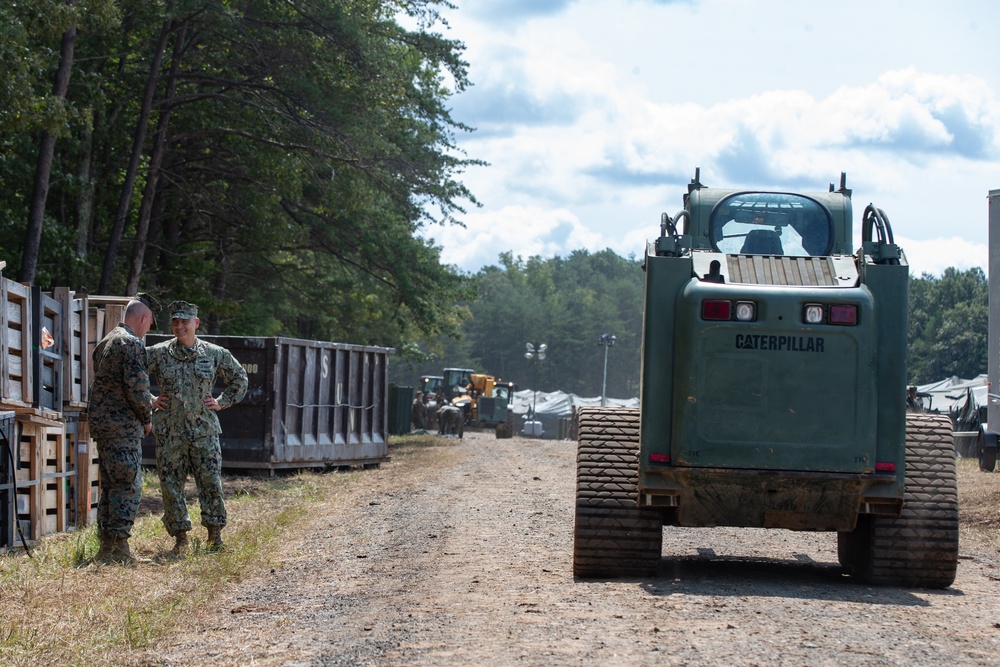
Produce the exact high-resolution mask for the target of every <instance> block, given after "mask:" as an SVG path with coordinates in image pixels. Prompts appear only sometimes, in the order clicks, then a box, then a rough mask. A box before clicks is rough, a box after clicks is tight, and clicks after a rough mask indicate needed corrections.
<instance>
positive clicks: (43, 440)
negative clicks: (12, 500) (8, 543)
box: [15, 412, 76, 545]
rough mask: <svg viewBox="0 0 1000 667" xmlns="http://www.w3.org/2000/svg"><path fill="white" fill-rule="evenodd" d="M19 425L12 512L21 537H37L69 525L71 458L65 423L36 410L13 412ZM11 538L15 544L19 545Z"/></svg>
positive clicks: (71, 482)
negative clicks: (18, 453) (14, 509)
mask: <svg viewBox="0 0 1000 667" xmlns="http://www.w3.org/2000/svg"><path fill="white" fill-rule="evenodd" d="M17 421H18V423H19V424H20V427H21V438H20V456H19V461H18V469H17V471H16V482H15V486H16V492H17V498H16V503H17V507H16V512H17V520H18V521H19V522H20V527H21V532H22V533H23V534H24V539H26V540H29V541H36V540H39V539H41V538H43V537H45V536H46V535H52V534H53V533H61V532H64V531H66V530H67V529H68V528H69V527H70V526H71V525H72V524H71V522H70V512H71V508H72V507H73V505H74V503H73V500H72V497H73V491H72V486H73V482H74V480H73V478H74V477H75V476H76V471H75V470H74V469H73V459H72V454H71V449H70V439H69V438H67V435H66V424H65V422H62V421H59V420H57V419H51V418H49V416H47V415H43V414H41V413H38V412H21V413H19V414H18V415H17ZM21 544H22V543H21V542H20V537H19V536H16V537H15V545H21Z"/></svg>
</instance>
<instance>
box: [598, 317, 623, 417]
mask: <svg viewBox="0 0 1000 667" xmlns="http://www.w3.org/2000/svg"><path fill="white" fill-rule="evenodd" d="M617 340H618V336H616V335H614V334H601V337H600V338H598V339H597V344H598V345H601V346H603V347H604V379H603V380H602V381H601V407H602V408H603V407H605V404H606V402H607V399H606V398H605V396H606V394H607V391H608V348H609V347H612V346H613V345H614V344H615V341H617Z"/></svg>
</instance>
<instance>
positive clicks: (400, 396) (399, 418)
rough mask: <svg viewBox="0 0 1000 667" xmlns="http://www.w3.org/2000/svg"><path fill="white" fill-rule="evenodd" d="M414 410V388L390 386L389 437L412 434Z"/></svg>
mask: <svg viewBox="0 0 1000 667" xmlns="http://www.w3.org/2000/svg"><path fill="white" fill-rule="evenodd" d="M412 410H413V387H399V386H396V385H390V386H389V435H406V434H407V433H409V432H410V417H411V412H412Z"/></svg>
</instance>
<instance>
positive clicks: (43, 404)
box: [31, 286, 64, 411]
mask: <svg viewBox="0 0 1000 667" xmlns="http://www.w3.org/2000/svg"><path fill="white" fill-rule="evenodd" d="M63 324H64V322H63V308H62V303H60V302H59V301H57V300H56V299H53V298H52V297H51V296H49V295H48V294H45V293H44V292H42V290H41V288H40V287H37V286H36V287H32V288H31V331H32V335H33V336H34V338H33V339H32V340H33V344H32V346H31V347H32V350H31V375H32V378H31V387H32V392H31V405H32V406H34V407H36V408H41V409H44V410H56V411H61V410H62V403H63V401H62V393H63V365H64V361H63V343H64V340H63Z"/></svg>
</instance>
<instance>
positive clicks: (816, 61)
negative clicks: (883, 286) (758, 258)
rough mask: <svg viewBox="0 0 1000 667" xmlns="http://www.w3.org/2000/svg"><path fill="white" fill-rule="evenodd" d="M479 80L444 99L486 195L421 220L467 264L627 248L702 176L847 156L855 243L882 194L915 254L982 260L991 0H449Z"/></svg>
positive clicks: (993, 185)
mask: <svg viewBox="0 0 1000 667" xmlns="http://www.w3.org/2000/svg"><path fill="white" fill-rule="evenodd" d="M454 2H455V4H457V8H456V9H455V10H446V11H445V12H444V16H445V18H446V20H447V22H448V26H447V27H444V28H441V31H442V32H443V33H444V34H445V35H446V36H447V37H449V38H452V39H457V40H460V41H462V42H464V43H465V45H466V52H465V58H466V60H467V61H468V62H469V74H470V78H471V80H472V82H473V84H474V85H473V87H472V88H470V89H468V90H467V91H466V92H464V93H461V94H459V95H456V96H455V97H453V98H452V100H451V107H452V113H453V117H454V118H455V119H456V120H458V121H461V122H463V123H466V124H468V125H470V126H472V127H474V128H476V131H475V132H473V133H470V134H463V135H461V136H460V137H459V144H460V147H461V148H462V149H463V150H464V151H465V152H466V153H467V155H468V157H471V158H477V159H482V160H485V161H487V162H488V163H489V165H490V166H488V167H476V168H471V169H469V170H467V171H466V172H465V173H464V174H463V175H462V177H461V180H462V181H463V182H464V183H465V184H466V185H467V186H468V187H469V188H470V189H471V190H472V192H473V193H474V194H475V195H476V197H477V198H478V199H479V200H480V202H481V203H482V207H481V208H471V207H470V208H469V211H468V213H467V214H466V215H464V216H462V220H463V222H464V223H465V225H466V227H465V228H464V229H462V228H458V227H433V228H430V229H428V230H426V234H427V236H428V237H431V238H433V239H434V242H435V243H437V244H438V245H440V246H441V247H442V259H443V261H444V262H445V263H448V264H453V265H455V266H457V267H459V268H460V269H462V270H464V271H468V272H475V271H477V270H479V269H480V268H481V267H482V266H484V265H489V264H496V263H497V257H498V255H499V253H500V252H503V251H512V252H513V253H514V254H515V255H520V256H521V257H523V258H527V257H529V256H533V255H540V256H542V257H546V258H547V257H552V256H554V255H560V256H566V255H568V254H569V253H570V252H572V251H573V250H576V249H581V248H582V249H586V250H589V251H599V250H603V249H604V248H611V249H612V250H614V251H615V252H617V253H619V254H621V255H623V256H628V255H630V254H633V255H635V256H641V255H642V252H643V248H644V247H645V242H646V240H647V239H649V238H652V237H654V236H656V235H657V233H658V231H659V220H660V213H661V212H667V213H669V214H670V215H673V214H674V213H676V212H677V211H678V210H679V209H680V208H681V204H682V202H681V197H682V196H683V193H684V192H685V190H686V185H687V183H688V182H689V181H690V179H691V177H692V176H693V175H694V170H695V168H696V167H700V168H701V181H702V183H704V184H705V185H707V186H709V187H761V188H769V189H770V188H774V189H791V190H806V191H808V190H812V191H825V190H826V189H827V187H828V185H829V184H830V183H832V182H837V183H839V178H840V173H841V172H842V171H845V172H847V186H848V187H849V188H852V189H853V191H854V195H853V201H854V217H855V230H856V231H855V246H857V245H858V244H859V243H860V231H859V228H860V216H861V213H862V212H863V211H864V208H865V206H866V205H867V204H868V203H874V204H875V205H876V206H878V207H879V208H881V209H883V210H884V211H885V213H886V215H887V216H888V217H889V220H890V221H891V223H892V227H893V231H894V233H895V238H896V241H897V243H899V244H900V245H901V246H902V247H903V250H904V251H905V252H906V254H907V256H908V258H909V260H910V264H911V271H912V272H914V273H916V274H918V275H919V274H921V273H924V272H926V273H931V274H935V275H939V274H940V272H941V271H942V270H944V269H945V268H947V267H949V266H955V267H958V268H960V269H966V268H969V267H972V266H982V267H983V268H984V269H985V267H986V262H987V232H986V215H987V201H986V196H987V193H988V192H989V191H990V190H992V189H998V188H1000V58H998V57H997V56H998V55H1000V46H998V45H997V44H998V37H1000V3H996V2H993V1H992V0H982V1H972V0H968V1H962V0H953V1H952V2H947V3H945V2H940V1H938V2H930V1H927V0H907V1H905V2H904V1H902V0H899V1H896V0H868V1H867V2H860V1H855V0H841V1H840V2H836V3H831V2H817V1H813V0H795V1H793V0H755V1H752V2H751V1H749V0H744V1H740V0H700V1H699V0H686V1H677V2H669V1H665V0H659V1H657V0H554V1H551V2H545V1H543V0H507V1H503V0H454Z"/></svg>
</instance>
